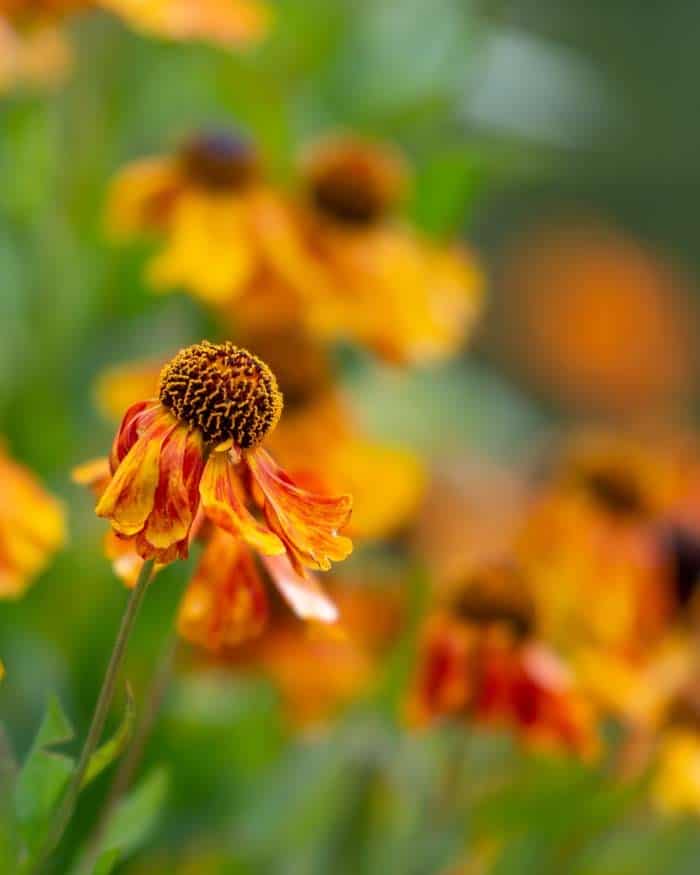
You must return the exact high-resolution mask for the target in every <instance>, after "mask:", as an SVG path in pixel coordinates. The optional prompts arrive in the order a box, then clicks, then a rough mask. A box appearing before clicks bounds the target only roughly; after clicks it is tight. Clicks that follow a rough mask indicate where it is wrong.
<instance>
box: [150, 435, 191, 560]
mask: <svg viewBox="0 0 700 875" xmlns="http://www.w3.org/2000/svg"><path fill="white" fill-rule="evenodd" d="M203 453H204V447H203V441H202V437H201V435H200V434H199V432H197V431H194V430H188V429H185V428H182V427H178V428H176V429H175V430H174V431H173V432H172V433H171V434H170V435H169V436H168V437H167V438H166V439H165V442H164V444H163V448H162V451H161V454H160V477H159V480H158V487H157V489H156V492H155V496H154V503H153V512H152V513H151V515H150V516H149V518H148V523H147V525H146V528H145V531H144V535H145V538H146V540H147V541H148V542H149V543H150V544H151V545H152V546H153V547H155V548H157V549H165V548H167V547H169V546H170V545H171V544H173V542H175V541H183V540H186V538H187V535H188V533H189V531H190V527H191V525H192V521H193V519H194V515H195V513H196V511H197V506H198V504H199V481H200V479H201V476H202V468H203V467H204V455H203Z"/></svg>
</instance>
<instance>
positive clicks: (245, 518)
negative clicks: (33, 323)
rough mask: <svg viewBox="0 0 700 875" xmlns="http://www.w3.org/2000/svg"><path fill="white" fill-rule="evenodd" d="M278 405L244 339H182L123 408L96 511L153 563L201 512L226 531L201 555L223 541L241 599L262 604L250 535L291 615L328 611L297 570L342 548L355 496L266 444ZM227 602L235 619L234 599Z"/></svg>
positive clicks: (324, 616)
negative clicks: (297, 477)
mask: <svg viewBox="0 0 700 875" xmlns="http://www.w3.org/2000/svg"><path fill="white" fill-rule="evenodd" d="M281 410H282V398H281V395H280V393H279V390H278V388H277V382H276V380H275V377H274V375H273V374H272V372H271V371H270V369H269V368H268V367H267V365H266V364H264V362H262V361H261V360H260V359H258V358H256V357H255V356H253V355H251V354H250V353H249V352H247V351H246V350H243V349H240V348H239V347H236V346H234V345H233V344H231V343H224V344H220V345H218V346H217V345H214V344H210V343H207V342H203V343H201V344H196V345H195V346H191V347H188V348H187V349H185V350H182V351H181V352H180V353H178V355H177V356H175V358H174V359H172V361H170V362H169V363H168V364H167V365H166V366H165V367H164V368H163V371H162V374H161V379H160V386H159V399H158V400H152V401H142V402H138V403H136V404H134V405H133V406H132V407H130V408H129V410H127V412H126V414H125V416H124V419H123V420H122V424H121V427H120V429H119V431H118V432H117V435H116V437H115V439H114V444H113V446H112V453H111V456H110V469H111V474H112V476H111V479H110V481H109V483H108V484H107V486H106V488H105V489H104V491H103V492H102V493H101V497H100V499H99V501H98V504H97V508H96V512H97V514H98V516H103V517H106V518H108V519H109V520H110V522H111V524H112V528H113V530H114V532H115V533H116V534H117V536H118V537H119V538H120V539H121V540H122V541H126V542H127V543H128V544H130V546H131V547H132V548H133V549H134V550H135V551H136V553H138V555H139V556H140V557H141V558H144V559H145V558H153V559H155V560H156V561H157V562H158V563H161V564H162V563H165V562H170V561H173V560H174V559H177V558H181V557H184V556H186V555H187V552H188V547H189V542H190V540H191V538H192V537H193V535H194V533H195V532H196V531H197V530H198V529H199V528H200V526H201V524H202V521H203V520H204V519H208V520H209V522H210V523H211V524H213V525H214V526H216V527H218V528H220V529H222V530H223V531H224V532H226V533H228V534H229V535H230V536H231V538H230V539H222V538H217V539H213V538H212V540H211V542H210V544H209V546H208V550H209V551H210V552H209V554H208V555H205V557H204V559H203V561H204V562H205V563H209V565H208V567H209V568H211V567H212V566H211V563H212V562H214V563H216V564H217V565H218V564H219V563H221V564H222V567H223V562H222V560H221V555H222V554H221V553H217V551H219V550H222V552H223V544H224V543H227V544H229V549H230V555H229V557H228V559H227V562H228V567H229V569H230V570H231V573H232V574H235V575H240V574H242V571H243V570H245V574H243V575H242V578H241V579H242V580H243V577H244V578H245V585H244V584H243V583H241V586H242V587H243V589H245V590H246V592H247V596H244V597H243V601H245V599H246V598H248V599H250V600H251V601H252V602H254V603H255V604H256V605H257V604H259V598H258V596H259V590H260V588H259V587H257V586H256V583H255V576H254V573H253V572H252V571H251V570H250V569H251V568H252V563H251V562H249V557H248V558H247V557H246V556H245V555H244V548H243V545H247V547H249V548H252V549H253V550H254V551H256V552H257V553H259V554H260V555H261V556H262V561H263V563H264V565H265V567H266V568H267V570H268V572H269V574H270V576H271V577H272V579H273V580H274V582H275V584H276V586H277V588H278V589H279V591H280V593H281V594H282V596H283V597H284V598H285V599H286V601H287V602H288V603H289V604H290V605H291V607H292V608H293V610H294V611H295V612H296V613H297V614H298V615H299V616H302V617H308V618H313V619H317V620H320V621H323V622H332V621H333V620H335V618H336V611H335V608H334V606H333V604H332V602H330V600H329V599H328V598H327V597H326V596H325V594H324V593H323V591H322V590H321V588H320V586H319V585H318V583H317V582H316V581H315V580H314V578H313V577H311V576H309V575H308V574H307V573H306V570H305V569H309V568H312V569H322V570H327V569H328V568H330V565H331V562H332V561H339V560H342V559H344V558H345V557H346V556H347V555H348V554H349V553H350V551H351V549H352V545H351V542H350V541H349V539H348V538H346V537H343V536H341V535H340V534H339V531H340V529H342V528H343V526H344V525H345V524H346V523H347V521H348V519H349V516H350V509H351V499H350V497H349V496H347V495H345V496H341V497H338V498H335V497H330V496H326V495H316V494H313V493H312V492H309V491H308V490H305V489H303V488H301V487H300V486H299V485H298V484H297V483H295V482H294V481H293V480H292V478H291V477H289V475H288V474H286V473H285V471H284V470H282V469H281V468H280V467H279V466H278V465H277V464H276V463H275V461H274V460H273V459H272V457H271V456H270V455H269V454H268V453H267V452H266V451H265V450H264V449H262V447H261V446H260V444H261V442H262V441H263V439H264V438H265V437H266V436H267V435H268V434H269V432H271V431H272V430H273V429H274V427H275V426H276V424H277V421H278V419H279V417H280V414H281ZM86 479H88V478H86ZM256 511H258V514H257V515H256ZM212 555H213V557H214V558H212ZM217 556H218V558H217ZM203 575H204V572H203V571H202V572H201V573H200V575H199V576H200V578H201V577H202V576H203ZM195 583H197V581H196V580H195ZM243 589H241V592H242V591H243ZM234 595H235V594H234ZM239 595H240V593H239ZM234 601H236V602H237V607H236V606H234V608H232V610H231V612H230V616H231V617H232V618H233V621H235V618H236V617H237V616H239V613H240V611H241V610H242V608H241V604H242V601H241V598H239V597H238V595H236V597H235V598H234ZM237 611H238V612H239V613H237ZM254 614H255V611H253V612H252V614H251V615H250V616H253V615H254ZM256 616H257V614H256ZM217 634H219V633H217ZM221 634H222V635H224V638H226V640H229V638H230V635H231V634H232V633H231V631H230V629H229V630H228V631H227V632H226V633H225V634H224V633H221Z"/></svg>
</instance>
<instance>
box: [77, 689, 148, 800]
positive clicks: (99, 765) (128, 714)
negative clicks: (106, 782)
mask: <svg viewBox="0 0 700 875" xmlns="http://www.w3.org/2000/svg"><path fill="white" fill-rule="evenodd" d="M135 715H136V708H135V706H134V694H133V692H132V691H131V686H130V685H129V684H127V685H126V709H125V711H124V716H123V717H122V720H121V723H120V724H119V727H118V728H117V731H116V732H115V733H114V735H113V736H112V737H111V738H110V740H109V741H106V742H105V743H104V744H103V745H101V746H100V747H98V749H97V750H96V751H95V753H94V754H93V755H92V756H91V757H90V762H89V763H88V767H87V771H86V773H85V777H84V778H83V783H82V785H81V786H82V787H86V786H87V785H88V784H89V783H90V782H91V781H94V779H95V778H96V777H97V776H98V775H100V774H101V773H102V772H103V771H104V770H105V769H106V768H107V766H109V765H110V764H111V763H113V762H114V760H116V759H117V757H119V756H120V755H121V754H122V753H123V752H124V749H125V748H126V746H127V745H128V744H129V741H130V740H131V736H132V733H133V730H134V719H135Z"/></svg>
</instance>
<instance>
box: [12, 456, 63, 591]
mask: <svg viewBox="0 0 700 875" xmlns="http://www.w3.org/2000/svg"><path fill="white" fill-rule="evenodd" d="M64 540H65V519H64V513H63V508H62V507H61V505H60V504H59V502H58V501H57V500H56V499H55V498H53V496H51V495H49V494H48V493H47V492H46V491H45V490H44V489H43V487H42V486H41V485H40V484H39V483H38V482H37V480H36V479H35V477H34V475H33V474H31V472H30V471H28V470H27V469H26V468H24V467H23V466H21V465H19V464H18V463H17V462H14V461H13V460H12V459H10V457H9V456H8V455H7V453H6V451H5V450H4V449H3V447H2V446H1V445H0V598H17V597H19V596H21V595H22V593H24V591H25V590H26V588H27V587H28V586H29V584H30V583H31V582H32V580H33V579H34V578H35V577H36V575H37V574H39V573H40V572H41V571H42V570H43V569H44V568H45V567H46V564H47V563H48V561H49V559H50V558H51V556H52V555H53V554H54V553H55V552H56V551H57V550H58V549H59V548H60V547H61V545H62V544H63V542H64Z"/></svg>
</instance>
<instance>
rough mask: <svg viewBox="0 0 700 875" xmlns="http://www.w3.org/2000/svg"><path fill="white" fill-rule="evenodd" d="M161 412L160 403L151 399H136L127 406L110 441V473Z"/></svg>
mask: <svg viewBox="0 0 700 875" xmlns="http://www.w3.org/2000/svg"><path fill="white" fill-rule="evenodd" d="M163 413H164V411H163V408H162V407H161V405H160V404H159V403H158V402H157V401H152V400H151V401H138V402H137V403H136V404H132V405H131V407H129V409H128V410H127V411H126V413H125V414H124V416H123V417H122V421H121V424H120V426H119V430H118V431H117V433H116V435H115V436H114V441H113V442H112V450H111V452H110V455H109V464H110V467H111V469H112V473H114V472H115V471H116V470H117V467H118V466H119V463H120V462H122V461H123V460H124V458H125V457H126V454H127V453H128V452H129V450H130V449H131V448H132V447H133V445H134V444H135V443H136V441H137V440H138V438H139V437H140V436H141V435H142V434H143V432H144V431H145V430H146V429H147V428H148V427H149V426H150V425H151V424H152V423H153V422H154V421H155V419H156V418H157V417H158V415H159V414H163Z"/></svg>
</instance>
